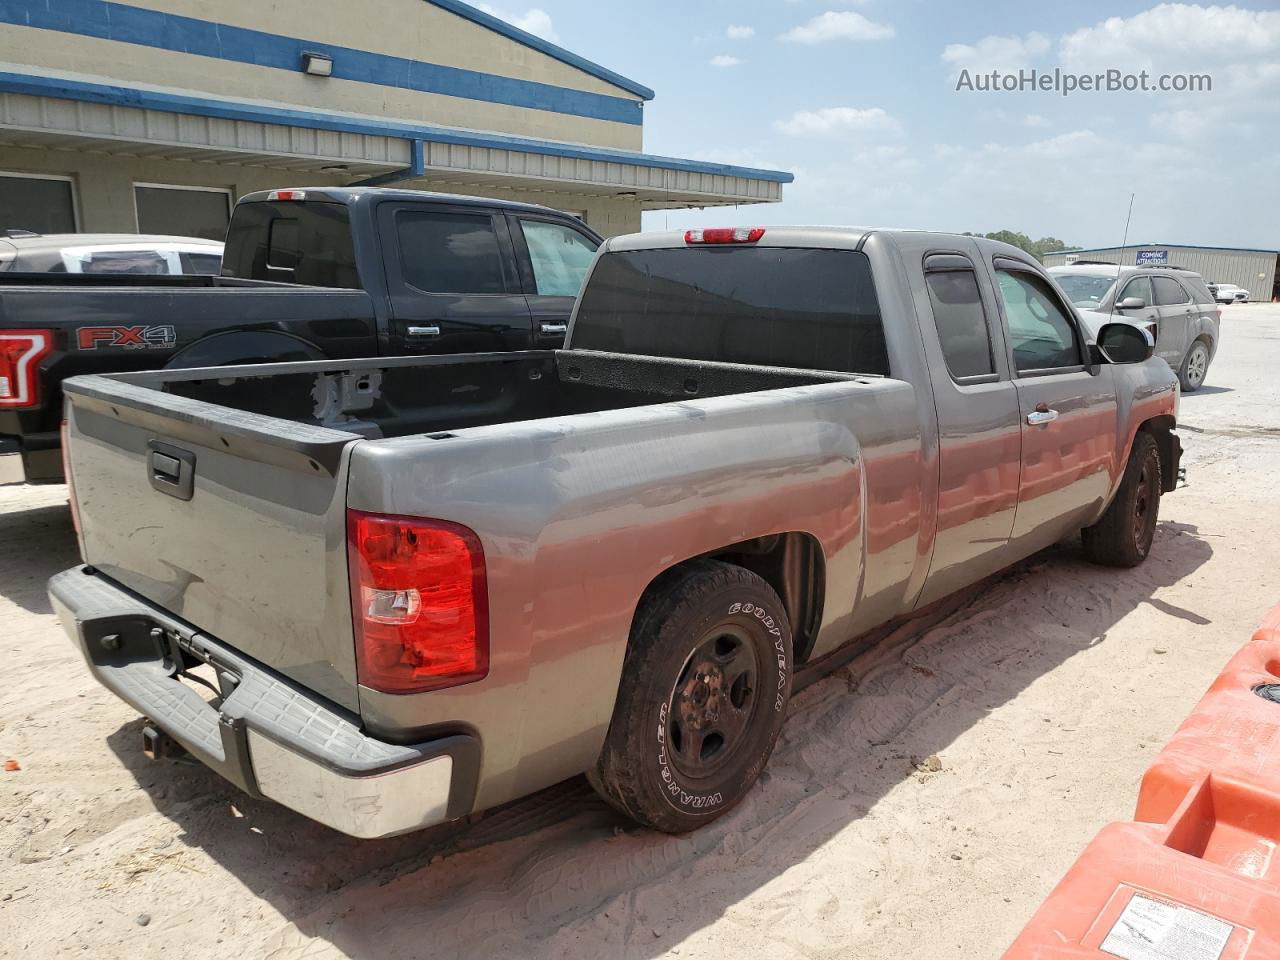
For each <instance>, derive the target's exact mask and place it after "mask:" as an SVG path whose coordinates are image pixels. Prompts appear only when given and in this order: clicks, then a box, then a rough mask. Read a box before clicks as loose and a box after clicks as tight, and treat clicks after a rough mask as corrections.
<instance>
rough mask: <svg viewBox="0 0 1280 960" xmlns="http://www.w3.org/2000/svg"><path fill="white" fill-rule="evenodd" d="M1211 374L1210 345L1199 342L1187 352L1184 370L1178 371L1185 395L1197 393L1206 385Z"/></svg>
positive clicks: (1184, 359) (1183, 364) (1183, 363)
mask: <svg viewBox="0 0 1280 960" xmlns="http://www.w3.org/2000/svg"><path fill="white" fill-rule="evenodd" d="M1208 373H1209V345H1208V344H1207V343H1205V342H1204V341H1203V340H1197V341H1196V342H1195V343H1193V344H1192V345H1191V349H1190V350H1188V351H1187V355H1186V357H1184V358H1183V361H1182V369H1181V370H1179V371H1178V381H1179V382H1180V383H1181V384H1182V392H1183V393H1195V392H1196V391H1197V390H1199V389H1200V387H1201V386H1203V384H1204V378H1205V376H1206V375H1208Z"/></svg>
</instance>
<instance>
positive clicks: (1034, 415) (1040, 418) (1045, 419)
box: [1027, 403, 1058, 427]
mask: <svg viewBox="0 0 1280 960" xmlns="http://www.w3.org/2000/svg"><path fill="white" fill-rule="evenodd" d="M1057 419H1058V411H1057V410H1050V409H1049V407H1048V405H1047V404H1044V403H1037V404H1036V408H1035V409H1034V410H1032V411H1031V412H1030V413H1028V414H1027V423H1029V424H1031V426H1033V427H1038V426H1041V425H1042V424H1046V423H1053V421H1055V420H1057Z"/></svg>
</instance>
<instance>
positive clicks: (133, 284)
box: [0, 187, 600, 483]
mask: <svg viewBox="0 0 1280 960" xmlns="http://www.w3.org/2000/svg"><path fill="white" fill-rule="evenodd" d="M599 244H600V237H599V236H598V235H597V234H595V233H594V232H593V231H591V230H590V229H589V228H587V227H586V226H585V225H584V224H583V223H582V222H581V221H580V220H578V219H577V218H575V217H573V216H570V215H569V214H566V213H561V212H560V211H557V210H552V209H549V208H547V207H539V206H533V205H530V204H521V203H509V202H505V201H500V200H487V199H477V198H474V197H460V196H451V195H447V194H436V193H423V192H420V191H410V190H390V189H379V188H371V187H344V188H334V187H324V188H319V189H317V188H311V187H308V188H305V189H281V190H271V191H264V192H260V193H253V194H249V195H248V196H246V197H244V198H243V199H241V200H240V202H239V203H238V204H236V208H235V211H234V212H233V214H232V217H231V225H230V228H229V230H228V232H227V242H226V248H225V251H224V254H223V267H222V276H220V277H205V276H137V275H127V276H109V275H88V276H78V275H71V274H65V273H63V274H34V273H25V274H24V273H0V483H14V482H23V481H28V482H37V481H52V480H59V479H61V477H62V461H61V456H60V453H59V448H60V443H59V435H58V430H59V425H60V423H61V420H62V381H63V380H64V379H65V378H67V377H71V376H76V375H78V374H86V373H117V372H125V371H133V370H147V369H155V368H159V367H209V366H224V365H227V364H243V363H269V362H282V361H298V360H324V359H331V360H341V359H346V358H349V357H372V356H395V355H416V354H433V353H483V352H488V351H495V350H497V351H508V350H530V349H538V350H542V349H554V348H557V347H560V346H561V345H562V344H563V342H564V335H565V330H566V328H567V324H568V321H569V314H570V313H571V312H572V310H573V302H574V298H575V296H576V295H577V292H578V288H579V286H580V285H581V282H582V277H583V276H584V274H585V273H586V270H587V267H588V266H589V265H590V263H591V259H592V257H593V256H594V254H595V250H596V247H597V246H599Z"/></svg>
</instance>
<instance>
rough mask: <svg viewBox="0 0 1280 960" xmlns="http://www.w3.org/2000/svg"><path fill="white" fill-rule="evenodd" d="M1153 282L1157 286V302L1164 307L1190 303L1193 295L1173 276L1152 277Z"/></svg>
mask: <svg viewBox="0 0 1280 960" xmlns="http://www.w3.org/2000/svg"><path fill="white" fill-rule="evenodd" d="M1151 283H1152V285H1153V286H1155V288H1156V303H1157V304H1158V305H1159V306H1162V307H1172V306H1177V305H1179V304H1183V303H1190V302H1191V297H1190V296H1189V295H1188V294H1187V291H1186V290H1184V289H1183V288H1182V284H1180V283H1179V282H1178V281H1177V280H1174V279H1173V278H1172V277H1152V278H1151Z"/></svg>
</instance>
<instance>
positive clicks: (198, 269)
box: [178, 253, 222, 277]
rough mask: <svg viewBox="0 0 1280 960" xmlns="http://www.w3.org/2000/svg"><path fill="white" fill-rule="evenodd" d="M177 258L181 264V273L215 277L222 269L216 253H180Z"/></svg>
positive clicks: (220, 258)
mask: <svg viewBox="0 0 1280 960" xmlns="http://www.w3.org/2000/svg"><path fill="white" fill-rule="evenodd" d="M178 258H179V260H180V261H181V263H182V272H183V273H196V274H203V275H204V276H208V277H216V276H217V275H218V271H220V270H221V269H222V257H220V256H218V255H217V254H216V253H180V254H178Z"/></svg>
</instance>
